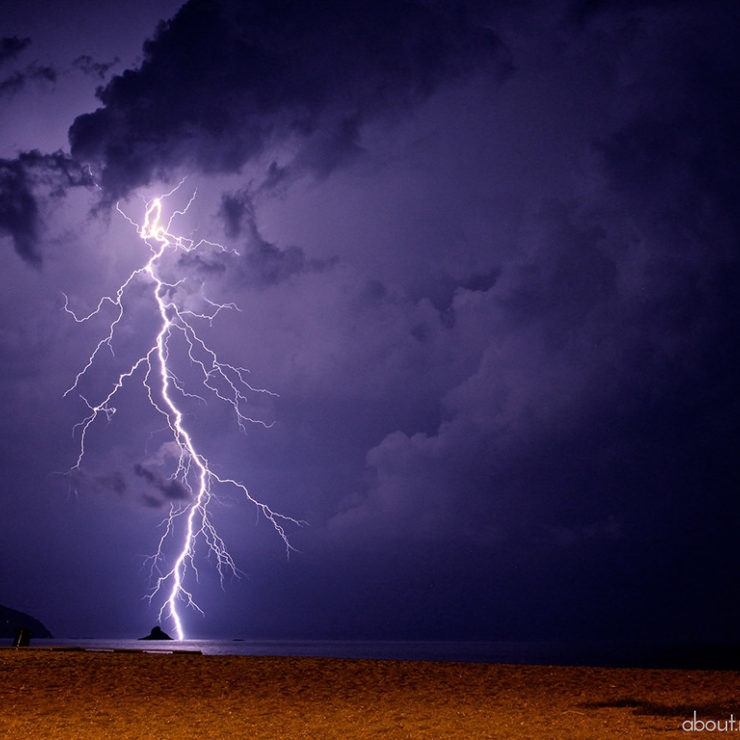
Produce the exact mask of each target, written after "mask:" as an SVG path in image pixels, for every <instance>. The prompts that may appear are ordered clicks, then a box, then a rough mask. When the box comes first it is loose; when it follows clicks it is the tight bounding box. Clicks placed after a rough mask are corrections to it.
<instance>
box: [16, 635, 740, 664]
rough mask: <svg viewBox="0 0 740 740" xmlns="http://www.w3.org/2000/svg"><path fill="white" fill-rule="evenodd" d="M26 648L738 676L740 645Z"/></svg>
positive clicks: (149, 643)
mask: <svg viewBox="0 0 740 740" xmlns="http://www.w3.org/2000/svg"><path fill="white" fill-rule="evenodd" d="M30 647H37V648H42V647H66V648H71V647H79V648H84V649H86V650H95V651H112V650H151V651H152V652H158V651H162V650H166V651H172V650H178V651H180V650H188V651H200V652H201V653H203V654H205V655H273V656H313V657H327V658H360V659H371V660H431V661H446V662H450V661H462V662H475V663H507V664H515V665H571V666H578V665H580V666H604V667H624V668H681V669H707V670H740V645H728V644H706V643H701V644H687V643H639V644H635V643H630V644H625V643H615V642H604V641H598V642H597V641H591V642H583V641H581V642H553V641H494V642H490V641H489V642H482V641H464V642H459V641H362V640H346V641H343V640H306V641H301V640H241V639H234V640H162V641H159V640H146V641H142V640H131V639H126V640H121V639H95V640H90V639H73V638H72V639H69V638H68V639H54V638H49V639H38V638H33V639H32V640H31V645H30Z"/></svg>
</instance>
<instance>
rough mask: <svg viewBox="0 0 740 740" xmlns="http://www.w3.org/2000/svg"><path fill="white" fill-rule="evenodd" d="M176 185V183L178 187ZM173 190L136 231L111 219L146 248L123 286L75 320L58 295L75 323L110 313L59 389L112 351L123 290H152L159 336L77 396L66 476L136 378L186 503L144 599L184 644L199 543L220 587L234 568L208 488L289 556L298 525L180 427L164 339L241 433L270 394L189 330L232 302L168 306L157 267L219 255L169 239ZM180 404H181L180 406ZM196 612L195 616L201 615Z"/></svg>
mask: <svg viewBox="0 0 740 740" xmlns="http://www.w3.org/2000/svg"><path fill="white" fill-rule="evenodd" d="M180 184H182V183H180ZM179 187H180V185H178V186H177V187H176V188H175V189H174V190H172V191H170V192H169V193H167V194H165V195H163V196H161V197H158V198H154V200H152V201H151V202H150V203H148V204H147V207H146V212H145V215H144V223H143V225H142V226H139V225H138V224H136V223H135V222H134V221H132V220H131V219H130V218H129V217H128V216H126V214H124V213H123V211H121V210H120V208H118V207H117V208H118V212H119V213H120V214H121V215H122V216H123V217H124V218H125V219H126V220H127V221H128V222H129V223H131V224H132V225H133V226H135V227H136V229H137V231H138V234H139V236H140V237H141V238H142V239H143V240H144V241H145V242H146V244H147V245H148V247H149V249H150V251H151V257H150V258H149V260H148V261H147V262H146V263H145V264H144V265H142V266H141V267H138V268H137V269H135V270H133V272H131V274H130V275H129V276H128V277H127V278H126V280H125V281H124V282H123V283H122V284H121V285H120V286H119V287H118V289H117V290H116V292H115V294H114V295H112V296H105V297H103V298H101V299H100V301H99V302H98V305H97V307H96V308H95V310H94V311H92V312H91V313H89V314H87V315H83V316H81V315H78V314H77V313H75V312H74V311H72V309H71V308H70V307H69V301H68V299H67V296H66V295H65V296H64V310H65V311H66V312H67V313H69V314H70V315H71V316H72V317H73V318H74V320H75V321H76V322H78V323H82V322H85V321H88V320H89V319H91V318H92V317H94V316H97V315H99V314H100V312H101V311H102V310H103V309H104V307H106V306H110V307H112V309H113V312H114V318H113V319H112V321H111V322H110V324H108V331H107V333H106V335H105V336H104V337H103V338H102V339H101V340H100V341H99V342H98V343H97V345H96V346H95V348H94V350H93V351H92V353H91V354H90V356H89V358H88V359H87V362H86V364H85V365H84V367H83V368H82V370H80V372H79V373H77V376H76V377H75V380H74V383H72V385H71V386H70V387H69V388H68V389H67V390H66V392H65V394H64V395H65V396H66V395H68V394H70V393H72V392H73V391H77V392H78V393H79V390H78V387H79V384H80V382H81V380H82V379H83V377H84V376H85V375H86V373H87V372H88V371H89V370H90V369H91V368H92V367H93V365H94V363H95V360H96V358H97V357H98V355H99V353H100V352H101V350H103V349H104V348H106V347H107V348H108V349H109V350H110V351H111V353H112V352H113V338H114V334H115V332H116V329H117V327H118V326H119V324H120V323H121V321H122V320H123V319H124V303H123V299H124V296H125V294H126V292H127V290H128V289H129V287H130V286H131V285H132V284H133V283H134V282H135V281H137V280H139V279H143V280H145V281H149V282H151V283H152V286H153V287H152V296H153V297H154V301H155V303H156V310H157V312H158V322H159V323H158V326H159V330H158V332H157V335H156V339H155V342H154V344H153V345H152V346H151V347H149V348H148V349H147V350H146V352H145V353H144V354H142V355H140V356H139V357H138V359H137V360H136V361H135V362H134V363H133V364H132V365H131V366H130V367H129V368H128V369H127V370H126V371H125V372H122V373H120V374H119V375H118V378H117V379H116V380H115V382H114V383H113V385H112V387H111V388H110V391H109V392H108V394H107V395H106V396H105V397H104V398H103V399H102V400H101V401H99V402H98V403H91V402H90V401H89V400H88V399H87V398H86V397H85V396H83V395H82V394H81V393H80V397H81V398H82V400H83V401H84V402H85V404H86V405H87V407H88V409H89V414H88V415H87V416H86V417H85V418H84V419H83V420H82V421H81V422H80V423H79V424H77V425H76V426H75V430H79V438H80V447H79V455H78V457H77V461H76V462H75V464H74V465H73V466H72V470H71V472H74V471H79V470H80V469H81V465H82V461H83V458H84V456H85V444H86V441H87V437H88V434H89V433H90V431H91V429H92V426H93V424H94V423H95V421H96V420H97V419H98V418H99V417H100V416H101V415H103V416H104V417H105V418H106V419H107V420H108V421H110V420H111V418H112V417H113V415H114V414H115V412H116V409H115V407H114V406H113V405H112V402H113V400H114V398H115V396H116V394H117V393H118V392H119V391H120V390H121V388H122V387H123V385H124V383H126V381H129V380H130V379H132V378H133V377H134V376H136V375H137V374H138V375H141V376H142V381H141V382H142V383H143V387H144V388H145V389H146V394H147V397H148V400H149V402H150V404H151V405H152V408H153V409H154V410H155V411H156V412H158V413H159V414H161V415H162V416H163V417H164V419H165V421H166V423H167V426H168V427H169V430H170V432H171V434H172V438H173V440H174V442H175V444H176V446H177V451H178V456H179V458H178V464H177V469H176V471H175V472H174V473H173V475H172V478H173V479H177V480H178V481H180V483H181V484H182V485H183V486H184V487H185V488H186V489H187V491H188V492H189V494H190V501H189V503H188V504H187V505H185V506H176V505H175V504H172V505H171V506H170V512H169V516H168V517H167V519H166V520H165V524H164V534H163V535H162V537H161V539H160V541H159V545H158V547H157V551H156V553H155V554H154V555H153V556H152V575H153V579H154V587H153V590H152V592H151V593H150V594H149V596H148V598H149V600H150V602H151V600H152V599H153V598H154V597H155V596H157V594H159V593H165V594H166V595H167V598H166V600H165V601H164V603H163V604H162V606H161V608H160V611H159V618H160V619H162V618H164V617H169V618H170V619H171V620H172V622H173V623H174V626H175V631H176V633H177V636H178V639H181V640H182V639H184V631H183V625H182V619H181V617H180V615H179V613H178V611H177V607H178V602H184V603H185V604H186V605H187V606H190V607H193V608H194V609H196V610H198V611H201V610H200V608H199V607H198V605H197V604H196V603H195V601H194V599H193V596H192V594H191V593H190V591H189V590H187V589H186V587H185V585H184V584H185V578H186V575H187V573H188V571H189V570H192V571H193V573H194V575H195V576H196V578H197V575H198V571H197V568H196V564H195V560H194V557H195V546H196V544H197V542H198V541H199V540H203V541H204V542H205V544H206V546H207V547H208V548H209V550H210V552H212V553H213V554H214V555H215V557H216V566H217V569H218V573H219V577H220V578H221V581H222V583H223V577H224V573H225V572H229V571H230V572H232V573H234V574H235V573H236V565H235V563H234V560H233V559H232V557H231V555H230V554H229V552H228V550H227V549H226V545H225V543H224V541H223V540H222V539H221V537H220V536H219V535H218V533H217V532H216V529H215V528H214V526H213V524H212V522H211V520H210V518H209V515H208V505H209V503H210V502H211V499H212V497H213V494H212V486H213V484H214V483H217V484H222V485H227V486H231V487H233V488H236V489H237V490H238V491H240V492H241V493H242V494H243V495H244V496H245V497H246V498H247V500H248V501H249V502H251V503H252V504H254V505H255V506H256V507H257V508H258V509H259V510H260V511H261V512H262V514H263V515H264V516H265V517H266V518H267V519H268V520H269V521H270V523H271V524H272V526H273V527H274V528H275V531H276V532H277V533H278V535H279V536H280V537H281V538H282V540H283V543H284V544H285V548H286V552H287V553H288V554H289V553H290V551H291V550H292V547H291V545H290V542H289V541H288V536H287V533H286V530H285V526H286V525H287V524H295V525H301V524H303V522H301V521H299V520H297V519H293V518H292V517H289V516H285V515H283V514H279V513H277V512H276V511H273V510H272V509H271V508H270V507H269V506H267V505H266V504H263V503H261V502H260V501H257V500H256V499H255V498H253V497H252V495H251V494H250V492H249V491H248V489H247V488H246V486H244V485H243V484H242V483H240V482H238V481H236V480H234V479H232V478H228V477H224V476H222V475H219V474H218V473H216V472H215V471H214V470H213V468H212V467H211V464H210V463H209V461H208V460H207V459H206V457H205V456H204V455H203V453H202V452H201V451H199V449H198V447H197V446H196V443H195V441H194V440H193V437H192V434H191V432H190V431H188V429H187V428H186V426H185V423H184V416H183V411H182V409H181V407H180V406H178V401H179V399H181V398H186V397H189V398H200V399H201V400H203V398H202V397H201V396H198V395H196V394H194V393H190V392H188V391H186V390H185V388H184V386H183V381H181V380H180V379H179V378H178V376H177V375H176V374H175V373H174V371H173V368H172V361H171V359H170V340H171V339H172V337H173V336H176V335H179V336H180V337H181V338H182V340H184V342H185V345H184V346H185V347H186V351H187V356H188V358H189V359H190V361H191V362H192V365H193V367H194V368H196V370H197V372H198V374H199V375H200V376H202V384H203V386H204V387H205V389H206V390H207V391H208V392H209V393H210V394H213V395H215V396H216V397H217V398H218V399H220V400H221V401H223V402H224V403H226V404H228V405H229V406H230V407H231V409H232V411H233V413H234V416H235V418H236V422H237V424H238V425H239V427H240V428H241V429H244V425H245V424H246V423H257V424H262V425H263V426H267V425H266V424H264V422H262V421H260V420H258V419H253V418H251V417H250V416H247V415H246V414H244V413H243V405H244V404H245V403H246V401H247V394H248V393H252V392H253V393H266V394H269V395H275V394H274V393H271V392H270V391H268V390H266V389H264V388H254V387H252V386H251V385H250V384H249V383H248V382H247V379H246V374H247V372H248V371H247V370H246V369H245V368H243V367H238V366H234V365H230V364H228V363H225V362H222V361H221V360H219V358H218V356H217V354H216V353H215V352H214V351H213V350H212V349H211V348H210V347H209V346H208V345H207V344H206V342H205V341H204V340H203V339H202V338H201V336H200V335H199V333H198V331H197V330H196V327H195V322H194V319H201V320H207V321H209V322H210V321H212V320H213V319H214V318H215V317H216V315H217V314H218V313H219V312H221V311H223V310H226V309H236V306H235V305H234V304H233V303H228V304H220V303H215V302H213V301H211V300H208V299H207V298H205V297H204V296H201V298H202V303H203V304H204V306H205V308H204V309H203V310H202V312H200V313H198V312H195V311H191V310H187V309H186V308H184V307H183V305H182V302H178V301H177V300H176V299H175V297H174V296H175V295H176V294H177V289H178V287H180V285H181V284H182V283H183V281H182V280H180V281H177V282H166V281H165V280H164V279H163V278H162V277H160V273H159V268H160V267H161V265H162V261H163V258H164V257H165V255H166V254H167V253H168V252H169V253H174V252H177V251H180V252H192V251H193V250H197V249H198V248H199V247H202V246H204V245H205V246H209V247H212V248H216V249H219V250H225V247H223V246H222V245H220V244H216V243H214V242H209V241H206V240H200V241H198V242H196V241H194V240H191V239H187V238H185V237H182V236H176V235H174V234H173V233H172V231H171V229H172V223H173V221H174V219H175V218H176V217H177V216H180V215H183V214H184V213H186V212H187V210H188V209H189V207H190V205H191V204H192V202H193V199H194V198H195V194H193V196H192V197H191V198H190V201H189V202H188V204H187V205H186V206H185V208H184V209H182V210H179V211H178V210H175V211H174V212H173V213H172V215H171V216H170V218H169V220H168V221H167V223H166V224H165V223H163V221H162V202H163V200H164V199H166V198H167V197H169V196H171V195H172V194H173V193H174V192H175V191H176V190H177V189H178V188H179ZM180 403H181V401H180ZM180 517H184V520H185V524H184V533H183V535H182V544H181V545H180V546H178V548H177V553H178V554H177V557H176V558H175V561H174V563H173V564H172V566H171V567H169V569H166V568H165V569H162V568H161V567H160V564H161V563H162V561H163V560H164V547H165V543H166V542H167V541H168V540H169V539H171V538H172V537H175V529H176V527H175V524H176V521H177V520H178V519H179V518H180ZM201 613H202V612H201Z"/></svg>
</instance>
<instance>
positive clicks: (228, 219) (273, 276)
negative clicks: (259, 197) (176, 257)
mask: <svg viewBox="0 0 740 740" xmlns="http://www.w3.org/2000/svg"><path fill="white" fill-rule="evenodd" d="M219 215H220V216H221V218H222V220H223V222H224V230H225V232H226V235H227V236H228V237H230V238H231V239H235V238H237V237H238V236H240V235H243V236H244V237H246V250H245V251H246V255H245V261H244V264H243V265H242V270H243V275H242V277H243V279H244V282H245V283H246V284H248V285H250V286H256V287H265V286H269V285H277V284H278V283H282V282H283V281H285V280H287V279H288V278H290V277H292V276H293V275H299V274H302V273H307V272H321V271H323V270H326V269H328V268H330V267H332V266H333V265H335V264H336V262H337V259H336V258H334V259H311V258H308V257H306V254H305V252H304V250H303V249H302V248H301V247H297V246H295V245H292V246H288V247H286V248H284V249H281V248H280V247H278V246H277V245H275V244H272V243H270V242H268V241H267V240H266V239H264V237H263V236H262V234H260V231H259V229H258V227H257V221H256V214H255V208H254V203H253V200H252V197H251V195H250V194H249V192H248V191H247V190H239V191H237V192H233V193H224V194H223V195H222V196H221V208H220V213H219ZM187 257H188V256H186V259H187ZM201 266H203V263H202V260H201ZM207 269H208V268H207V266H206V270H207Z"/></svg>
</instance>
